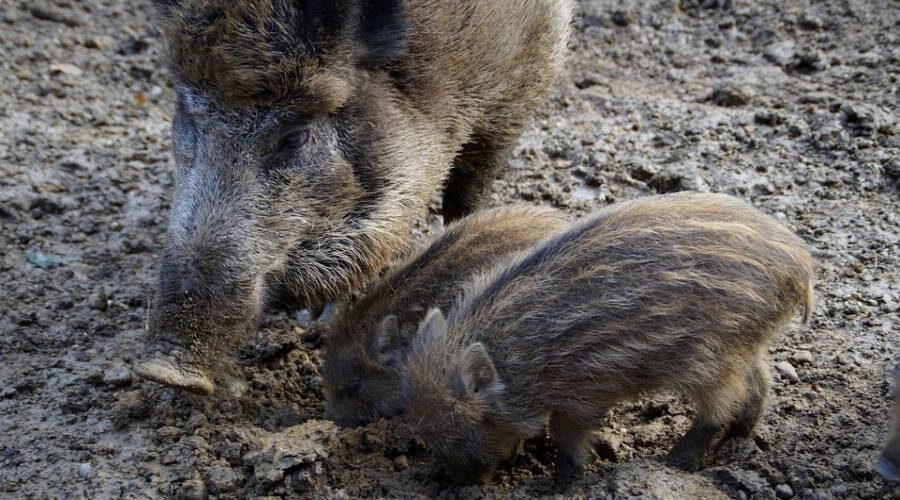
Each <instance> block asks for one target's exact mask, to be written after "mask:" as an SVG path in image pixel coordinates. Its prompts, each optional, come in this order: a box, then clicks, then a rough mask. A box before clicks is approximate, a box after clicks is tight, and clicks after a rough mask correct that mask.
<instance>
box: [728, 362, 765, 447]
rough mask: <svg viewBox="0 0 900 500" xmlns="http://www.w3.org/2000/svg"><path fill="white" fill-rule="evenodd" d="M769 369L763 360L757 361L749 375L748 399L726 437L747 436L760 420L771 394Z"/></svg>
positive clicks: (732, 422)
mask: <svg viewBox="0 0 900 500" xmlns="http://www.w3.org/2000/svg"><path fill="white" fill-rule="evenodd" d="M769 383H770V379H769V370H768V367H767V366H766V365H765V363H764V361H763V360H760V361H758V362H757V363H756V365H755V366H754V367H753V369H751V370H750V373H749V374H748V376H747V400H746V401H745V402H744V404H743V406H742V407H741V409H740V410H739V411H738V414H737V415H736V416H735V417H734V420H732V421H731V424H730V425H729V426H728V432H727V433H726V434H725V439H726V440H727V439H732V438H746V437H750V435H751V434H752V433H753V428H754V427H756V423H757V422H758V421H759V416H760V415H761V414H762V411H763V406H764V405H765V403H766V396H767V395H768V394H769Z"/></svg>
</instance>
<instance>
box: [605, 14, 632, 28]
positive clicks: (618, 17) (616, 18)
mask: <svg viewBox="0 0 900 500" xmlns="http://www.w3.org/2000/svg"><path fill="white" fill-rule="evenodd" d="M609 19H610V20H611V21H612V22H613V24H615V25H616V26H619V27H622V28H624V27H626V26H628V25H629V24H631V16H629V15H628V13H627V12H624V11H621V10H617V11H613V13H612V14H610V15H609Z"/></svg>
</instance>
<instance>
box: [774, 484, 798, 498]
mask: <svg viewBox="0 0 900 500" xmlns="http://www.w3.org/2000/svg"><path fill="white" fill-rule="evenodd" d="M775 496H777V497H778V498H791V497H793V496H794V490H793V489H791V487H790V486H788V485H786V484H779V485H778V486H776V487H775Z"/></svg>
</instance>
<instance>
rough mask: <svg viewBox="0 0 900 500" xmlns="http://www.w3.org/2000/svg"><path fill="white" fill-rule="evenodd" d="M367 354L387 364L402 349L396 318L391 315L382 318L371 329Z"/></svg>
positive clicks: (398, 324)
mask: <svg viewBox="0 0 900 500" xmlns="http://www.w3.org/2000/svg"><path fill="white" fill-rule="evenodd" d="M367 344H368V346H367V347H368V354H369V357H371V358H372V359H375V360H378V361H379V362H387V361H389V360H390V359H393V358H394V356H395V355H396V354H397V353H398V352H399V351H400V349H402V348H403V339H402V338H401V337H400V323H399V322H398V321H397V317H396V316H394V315H393V314H391V315H390V316H387V317H386V318H384V319H383V320H382V321H381V323H379V324H378V325H377V326H375V328H372V329H371V330H370V333H369V339H368V342H367Z"/></svg>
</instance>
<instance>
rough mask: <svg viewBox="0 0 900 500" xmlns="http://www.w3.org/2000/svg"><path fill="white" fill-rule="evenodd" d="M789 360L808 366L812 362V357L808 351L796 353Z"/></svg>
mask: <svg viewBox="0 0 900 500" xmlns="http://www.w3.org/2000/svg"><path fill="white" fill-rule="evenodd" d="M791 360H792V361H794V362H796V363H798V364H801V365H810V364H812V362H813V355H812V353H811V352H809V351H797V352H795V353H794V354H793V355H792V356H791Z"/></svg>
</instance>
